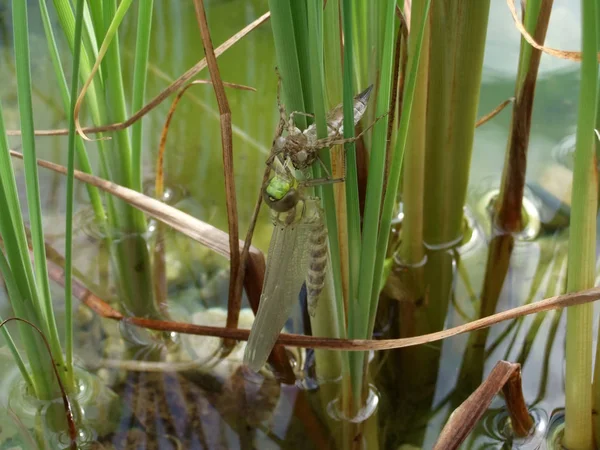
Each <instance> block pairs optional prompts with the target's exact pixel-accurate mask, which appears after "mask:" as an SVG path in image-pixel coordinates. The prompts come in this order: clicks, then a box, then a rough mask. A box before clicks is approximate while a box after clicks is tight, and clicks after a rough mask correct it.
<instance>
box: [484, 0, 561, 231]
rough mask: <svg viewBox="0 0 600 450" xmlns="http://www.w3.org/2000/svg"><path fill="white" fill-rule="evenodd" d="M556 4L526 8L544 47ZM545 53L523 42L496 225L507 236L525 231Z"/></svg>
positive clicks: (537, 1)
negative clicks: (533, 135) (531, 149)
mask: <svg viewBox="0 0 600 450" xmlns="http://www.w3.org/2000/svg"><path fill="white" fill-rule="evenodd" d="M552 2H553V0H531V1H528V2H527V4H526V7H525V17H524V22H525V28H526V29H527V31H528V32H529V33H531V34H532V35H533V36H534V39H535V40H536V42H539V43H540V44H542V45H543V43H544V39H545V38H546V31H547V29H548V22H549V21H550V12H551V10H552ZM541 56H542V52H541V50H538V49H535V48H533V47H532V46H531V45H529V43H527V41H525V39H524V38H521V52H520V57H519V68H518V70H517V83H516V87H515V103H514V106H513V111H512V118H511V128H510V135H509V139H508V149H507V151H506V161H505V163H504V170H503V174H502V186H501V189H500V195H499V199H498V201H497V203H496V217H495V223H496V225H497V226H498V227H499V228H500V229H501V230H503V231H505V232H509V233H511V232H518V231H521V230H522V229H523V217H522V214H521V209H522V207H523V192H524V189H525V172H526V170H527V147H528V145H529V133H530V130H531V113H532V110H533V97H534V94H535V85H536V81H537V73H538V68H539V65H540V58H541Z"/></svg>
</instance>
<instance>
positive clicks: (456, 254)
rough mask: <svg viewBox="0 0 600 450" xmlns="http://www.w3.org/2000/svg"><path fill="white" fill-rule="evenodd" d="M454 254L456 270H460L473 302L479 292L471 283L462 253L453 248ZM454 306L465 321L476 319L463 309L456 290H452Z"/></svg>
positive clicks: (460, 275) (466, 289)
mask: <svg viewBox="0 0 600 450" xmlns="http://www.w3.org/2000/svg"><path fill="white" fill-rule="evenodd" d="M453 254H454V259H455V260H456V270H457V272H458V276H459V277H460V279H461V281H462V283H463V286H464V288H465V291H467V295H468V300H469V301H471V303H473V302H475V301H477V294H475V290H474V289H473V285H472V284H471V280H470V279H469V274H468V273H467V269H466V267H465V266H464V264H462V263H461V260H460V253H459V252H458V250H457V249H454V250H453ZM465 301H466V300H465ZM463 303H464V302H463ZM452 306H453V307H454V309H455V310H456V312H457V313H458V315H459V316H461V318H462V319H463V320H464V321H465V322H470V321H471V320H473V319H474V318H473V317H469V315H468V314H467V313H466V312H465V310H464V309H463V306H462V305H461V303H459V302H458V301H457V299H456V292H455V291H454V290H453V291H452Z"/></svg>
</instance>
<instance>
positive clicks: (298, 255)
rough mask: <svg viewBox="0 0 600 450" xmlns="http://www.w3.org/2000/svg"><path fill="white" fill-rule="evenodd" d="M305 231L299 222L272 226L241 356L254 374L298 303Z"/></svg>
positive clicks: (305, 256)
mask: <svg viewBox="0 0 600 450" xmlns="http://www.w3.org/2000/svg"><path fill="white" fill-rule="evenodd" d="M309 230H310V227H307V226H306V224H304V223H302V222H301V223H297V224H291V225H282V224H276V225H275V229H274V230H273V236H272V237H271V244H270V246H269V254H268V259H267V269H266V273H265V280H264V283H263V291H262V294H261V296H260V304H259V307H258V313H257V314H256V318H255V319H254V323H253V324H252V329H251V331H250V337H249V339H248V344H247V345H246V350H245V352H244V364H246V365H248V367H250V368H251V369H252V370H254V371H258V370H259V369H260V368H261V367H262V366H263V365H264V363H265V362H266V360H267V358H268V356H269V354H270V353H271V350H272V349H273V346H274V345H275V341H276V340H277V337H278V336H279V333H280V332H281V329H282V328H283V326H284V325H285V322H286V321H287V319H288V317H289V316H290V313H291V310H292V308H293V306H294V304H295V303H297V302H298V294H299V292H300V289H301V288H302V283H303V281H304V278H305V275H306V271H307V265H308V254H307V252H306V248H305V246H306V240H307V238H308V234H309Z"/></svg>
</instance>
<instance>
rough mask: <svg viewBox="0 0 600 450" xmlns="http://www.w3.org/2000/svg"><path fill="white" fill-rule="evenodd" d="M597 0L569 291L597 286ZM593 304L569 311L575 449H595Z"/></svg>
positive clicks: (585, 64)
mask: <svg viewBox="0 0 600 450" xmlns="http://www.w3.org/2000/svg"><path fill="white" fill-rule="evenodd" d="M596 8H597V4H596V2H590V1H585V0H582V2H581V11H582V30H583V31H582V39H583V43H582V48H583V60H582V63H581V84H580V92H579V109H578V122H577V141H576V146H575V163H574V174H573V178H574V180H573V193H572V210H571V229H570V238H569V254H568V258H569V259H568V260H569V267H568V271H567V291H568V292H573V291H575V290H577V289H582V288H586V287H589V286H593V285H594V274H595V257H596V246H595V245H593V244H592V243H594V242H596V205H597V198H596V196H597V192H598V188H597V182H598V180H597V175H596V170H595V167H596V159H595V147H594V140H595V134H594V126H595V124H596V107H597V96H598V85H597V82H598V62H597V60H596V53H597V34H596V33H597V29H596V27H597V21H596V20H597V16H596ZM592 318H593V308H592V305H581V306H577V307H573V308H569V309H568V310H567V345H566V381H565V397H566V404H565V433H564V437H563V445H564V446H565V447H567V448H569V449H580V450H588V449H592V448H593V445H594V444H593V433H592V389H591V386H592V343H593V339H592Z"/></svg>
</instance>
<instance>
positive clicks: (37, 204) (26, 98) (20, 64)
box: [13, 2, 64, 365]
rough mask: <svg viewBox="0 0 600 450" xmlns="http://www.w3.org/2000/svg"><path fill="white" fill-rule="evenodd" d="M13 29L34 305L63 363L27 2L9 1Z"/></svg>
mask: <svg viewBox="0 0 600 450" xmlns="http://www.w3.org/2000/svg"><path fill="white" fill-rule="evenodd" d="M13 30H14V47H15V61H16V68H17V93H18V100H19V116H20V119H21V133H22V134H21V141H22V144H23V161H24V164H25V176H26V186H27V189H26V191H27V204H28V207H29V221H30V227H31V240H32V245H33V253H34V260H35V264H34V272H35V284H36V287H37V290H38V297H37V298H38V300H39V303H37V304H36V305H35V308H37V309H38V311H39V314H40V319H41V320H42V322H41V325H42V327H41V329H42V331H43V332H44V334H45V335H46V338H47V339H48V341H49V344H50V348H51V349H52V353H53V355H54V357H55V360H56V361H57V363H58V364H62V365H64V360H63V355H62V349H61V346H60V339H59V337H58V329H57V326H56V320H55V317H54V310H53V307H52V298H51V296H50V282H49V280H48V269H47V266H46V249H45V246H44V227H43V223H42V206H41V201H40V187H39V178H38V168H37V153H36V149H35V136H34V128H35V127H34V125H33V102H32V98H31V68H30V62H29V55H30V52H29V35H28V31H29V28H28V20H27V5H26V3H25V2H15V3H13Z"/></svg>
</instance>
